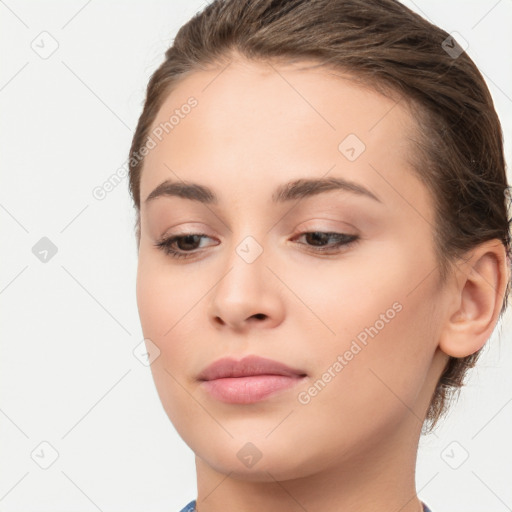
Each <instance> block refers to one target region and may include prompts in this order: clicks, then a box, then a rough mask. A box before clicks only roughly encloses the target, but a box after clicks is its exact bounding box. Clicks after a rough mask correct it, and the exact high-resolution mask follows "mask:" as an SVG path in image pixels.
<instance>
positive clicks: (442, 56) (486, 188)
mask: <svg viewBox="0 0 512 512" xmlns="http://www.w3.org/2000/svg"><path fill="white" fill-rule="evenodd" d="M235 54H236V55H240V56H241V57H243V58H246V59H250V60H255V61H269V62H270V61H273V62H282V63H291V62H301V61H313V62H315V63H318V65H319V66H324V67H325V68H328V69H331V70H332V69H336V70H339V71H341V72H344V73H348V74H350V75H352V76H354V77H356V79H357V80H359V81H360V82H361V83H362V84H364V85H365V86H368V87H371V88H373V89H375V90H376V91H378V92H380V93H384V94H387V95H388V96H391V97H394V98H395V99H396V100H397V101H402V100H403V101H404V103H405V104H407V105H409V106H410V107H411V108H412V109H414V112H415V113H416V115H415V120H416V123H417V126H418V133H419V134H420V136H419V138H418V140H415V144H416V151H415V152H414V157H413V158H414V161H413V162H412V165H413V169H414V172H415V173H416V174H417V176H418V177H419V179H421V180H422V182H423V183H424V184H425V186H426V187H427V188H428V190H429V191H430V193H431V194H432V197H433V199H434V204H435V219H436V223H435V227H434V235H435V251H436V256H437V262H438V265H439V267H438V268H439V276H440V279H441V280H445V279H446V278H447V276H448V274H449V272H450V271H451V270H453V269H454V266H455V265H456V262H457V261H458V260H459V258H461V257H463V256H464V255H465V254H466V253H467V252H468V251H470V250H471V249H472V248H475V247H476V246H477V245H478V244H480V243H482V242H485V241H488V240H492V239H498V240H499V241H501V242H502V243H503V245H504V246H505V248H506V251H507V256H508V255H509V254H510V231H509V219H508V202H509V201H508V199H509V197H508V184H507V177H506V171H505V161H504V155H503V141H502V132H501V125H500V122H499V119H498V116H497V114H496V111H495V109H494V105H493V101H492V98H491V95H490V93H489V90H488V88H487V86H486V84H485V81H484V79H483V77H482V75H481V74H480V72H479V71H478V69H477V67H476V66H475V64H474V63H473V61H472V60H471V59H470V57H469V56H468V55H467V54H466V52H464V51H462V48H461V47H460V46H459V45H458V43H457V41H455V39H454V38H452V37H451V36H450V35H449V34H448V33H447V32H445V31H444V30H442V29H440V28H439V27H437V26H435V25H433V24H431V23H429V22H428V21H426V20H425V19H424V18H422V17H421V16H419V15H418V14H416V13H414V12H413V11H411V10H409V9H408V8H406V7H405V6H403V5H402V4H400V3H399V2H398V1H395V0H215V1H213V2H212V3H211V4H209V5H208V6H207V7H205V8H204V9H203V10H202V11H201V12H199V13H197V14H196V15H195V16H194V17H193V18H192V19H190V21H188V22H187V23H186V24H185V25H183V26H182V27H181V28H180V30H179V31H178V33H177V35H176V37H175V39H174V41H173V44H172V46H171V47H170V48H169V49H168V50H167V51H166V53H165V60H164V62H163V63H162V64H161V65H160V67H159V68H158V69H157V70H156V71H155V72H154V73H153V75H152V76H151V79H150V81H149V84H148V87H147V95H146V100H145V104H144V108H143V112H142V114H141V116H140V118H139V121H138V125H137V128H136V131H135V134H134V137H133V141H132V146H131V149H130V159H129V170H130V171H129V172H130V175H129V180H130V183H129V185H130V193H131V195H132V198H133V201H134V204H135V207H136V213H137V220H136V236H137V244H140V179H141V173H142V169H143V164H144V159H143V158H140V156H139V155H140V152H141V149H143V146H144V144H145V142H146V140H147V138H148V136H149V135H150V130H151V127H152V124H153V122H154V121H155V119H156V116H157V113H158V112H159V110H160V108H161V106H162V104H163V102H164V101H165V99H166V98H167V97H168V95H169V93H170V92H171V91H172V90H173V88H174V87H175V86H176V85H177V83H178V82H179V81H180V80H183V79H184V77H185V76H187V74H189V73H193V72H194V71H197V70H202V69H208V68H215V67H219V66H221V65H222V63H225V62H229V60H230V59H231V58H232V57H233V55H235ZM334 108H335V107H334ZM509 289H510V283H507V287H506V293H505V297H504V300H503V304H502V309H501V312H500V316H501V315H502V314H503V312H504V311H505V309H506V306H507V301H508V293H509ZM480 353H481V350H479V351H477V352H475V353H473V354H471V355H469V356H467V357H463V358H455V357H450V359H449V360H448V362H447V365H446V367H445V369H444V371H443V373H442V375H441V377H440V379H439V382H438V384H437V387H436V389H435V392H434V394H433V396H432V399H431V402H430V405H429V408H428V411H427V416H426V423H427V424H428V429H427V431H428V430H432V429H433V427H434V426H435V424H436V423H437V421H438V419H439V418H440V417H441V416H442V415H443V414H444V413H445V412H446V410H447V409H448V404H449V402H450V399H451V398H454V397H455V394H456V392H457V393H458V392H460V388H461V386H463V384H464V378H465V375H466V371H467V370H468V369H469V368H472V367H473V366H474V365H475V363H476V361H477V359H478V356H479V355H480Z"/></svg>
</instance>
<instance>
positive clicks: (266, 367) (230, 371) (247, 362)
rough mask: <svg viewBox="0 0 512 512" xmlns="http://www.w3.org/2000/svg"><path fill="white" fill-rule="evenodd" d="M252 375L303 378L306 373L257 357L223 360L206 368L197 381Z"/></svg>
mask: <svg viewBox="0 0 512 512" xmlns="http://www.w3.org/2000/svg"><path fill="white" fill-rule="evenodd" d="M254 375H283V376H285V377H304V376H305V375H306V372H304V371H302V370H298V369H295V368H290V367H289V366H286V365H285V364H283V363H280V362H278V361H273V360H272V359H265V358H263V357H259V356H247V357H244V358H243V359H241V360H240V361H237V360H236V359H231V358H223V359H219V360H218V361H215V362H214V363H213V364H211V365H210V366H207V367H206V368H205V369H204V370H203V371H202V372H201V373H200V374H199V377H198V379H199V380H215V379H224V378H237V377H250V376H254Z"/></svg>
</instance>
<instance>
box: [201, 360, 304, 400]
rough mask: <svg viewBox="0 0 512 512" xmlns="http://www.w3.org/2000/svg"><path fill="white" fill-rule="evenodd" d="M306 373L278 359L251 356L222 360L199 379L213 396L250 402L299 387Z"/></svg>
mask: <svg viewBox="0 0 512 512" xmlns="http://www.w3.org/2000/svg"><path fill="white" fill-rule="evenodd" d="M306 375H307V374H306V373H305V372H304V371H303V370H300V369H296V368H291V367H289V366H287V365H285V364H283V363H280V362H278V361H273V360H271V359H265V358H262V357H258V356H247V357H244V358H243V359H241V360H240V361H237V360H235V359H231V358H223V359H219V360H218V361H215V362H214V363H213V364H211V365H210V366H208V367H206V368H205V369H204V370H203V371H202V372H201V373H200V374H199V376H198V380H199V381H200V382H201V386H202V387H203V389H205V390H206V391H207V392H208V393H209V394H210V396H211V397H213V398H215V399H217V400H219V401H221V402H227V403H232V404H250V403H254V402H259V401H261V400H264V399H266V398H268V397H270V396H271V395H274V394H276V393H278V392H280V391H284V390H285V389H288V388H291V387H293V386H295V385H296V384H297V383H299V382H301V381H302V380H303V379H304V378H305V377H306Z"/></svg>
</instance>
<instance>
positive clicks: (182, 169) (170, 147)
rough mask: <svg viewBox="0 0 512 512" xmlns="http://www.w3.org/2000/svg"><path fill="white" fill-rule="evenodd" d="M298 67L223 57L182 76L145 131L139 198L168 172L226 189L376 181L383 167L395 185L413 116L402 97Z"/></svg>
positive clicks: (400, 178)
mask: <svg viewBox="0 0 512 512" xmlns="http://www.w3.org/2000/svg"><path fill="white" fill-rule="evenodd" d="M307 64H308V63H307V62H305V61H304V62H302V63H297V64H294V65H277V64H271V63H263V62H261V63H260V62H249V61H246V60H243V59H242V60H233V61H231V62H229V63H227V64H223V65H222V66H219V67H216V68H215V69H211V70H208V71H206V70H201V71H195V72H192V73H191V74H189V75H188V76H187V77H185V78H183V79H182V80H181V81H180V82H179V83H178V84H177V86H176V87H175V88H174V89H173V91H172V92H171V94H169V96H168V97H167V98H166V100H165V102H164V104H163V106H162V107H161V109H160V111H159V112H158V114H157V117H156V119H155V121H154V122H153V125H152V128H151V130H150V133H151V134H152V135H151V136H152V138H153V139H154V141H155V146H154V148H153V149H151V151H150V152H149V154H148V155H147V156H146V157H145V163H144V171H143V173H142V179H141V200H142V201H144V199H145V198H146V197H147V196H148V194H149V193H150V192H151V191H152V190H153V189H154V188H155V187H156V186H157V185H158V184H159V183H161V182H162V181H164V180H166V179H169V178H174V179H184V180H187V181H199V182H202V183H204V184H207V185H209V186H211V187H212V188H218V187H222V186H223V185H224V186H225V187H227V188H228V190H227V192H232V193H236V192H243V191H244V190H245V191H246V192H250V191H251V190H256V189H255V186H256V184H257V183H261V181H262V180H263V181H265V182H268V184H269V189H270V187H271V188H272V189H273V188H274V187H275V185H277V184H279V183H282V182H285V181H288V180H289V179H296V178H299V177H311V176H315V177H320V176H323V175H326V173H328V175H329V176H343V177H345V178H347V179H351V180H354V181H355V180H357V181H358V182H359V183H361V184H366V185H367V187H368V188H370V189H371V188H372V187H382V185H383V181H382V177H379V173H378V170H379V169H380V170H383V169H384V168H385V169H386V170H387V173H388V174H389V173H391V174H394V178H395V180H396V181H397V183H398V182H402V184H403V178H404V176H399V175H400V173H402V174H403V173H404V172H407V173H408V174H409V175H410V176H408V177H406V179H408V180H411V179H414V178H413V176H412V174H411V172H410V170H411V169H410V165H409V163H408V156H409V153H410V151H411V148H412V145H411V142H410V140H409V137H410V136H411V134H414V133H415V123H414V119H413V118H412V117H411V115H410V113H409V111H408V110H407V108H406V106H405V102H402V101H397V100H396V99H392V98H389V97H386V96H383V95H382V94H379V93H377V92H375V91H374V90H372V89H370V88H368V87H364V86H362V85H361V84H360V83H359V82H358V81H356V80H354V78H353V77H351V76H350V75H347V74H343V73H341V72H339V71H333V70H328V69H326V68H315V69H311V68H307V67H306V68H305V66H306V65H307ZM191 98H193V100H191ZM190 105H194V106H193V107H190ZM155 134H156V135H155ZM388 188H389V187H388ZM260 189H261V186H260ZM390 192H391V191H389V190H388V193H390Z"/></svg>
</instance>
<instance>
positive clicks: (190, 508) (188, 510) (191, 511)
mask: <svg viewBox="0 0 512 512" xmlns="http://www.w3.org/2000/svg"><path fill="white" fill-rule="evenodd" d="M421 503H422V504H423V512H432V511H431V510H430V509H429V508H428V507H427V505H425V503H423V502H421ZM195 510H196V500H194V501H191V502H190V503H189V504H188V505H186V506H185V508H182V509H181V510H180V512H195Z"/></svg>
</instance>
